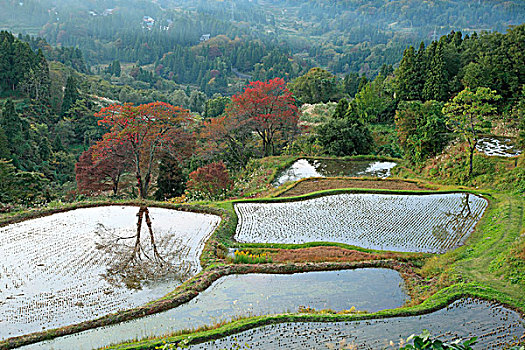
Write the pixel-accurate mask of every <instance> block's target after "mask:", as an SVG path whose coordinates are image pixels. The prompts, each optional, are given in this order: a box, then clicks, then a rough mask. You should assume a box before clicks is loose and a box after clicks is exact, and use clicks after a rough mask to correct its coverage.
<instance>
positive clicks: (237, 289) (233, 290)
mask: <svg viewBox="0 0 525 350" xmlns="http://www.w3.org/2000/svg"><path fill="white" fill-rule="evenodd" d="M402 285H403V279H402V278H401V276H400V275H399V273H398V272H397V271H393V270H389V269H378V268H367V269H355V270H342V271H318V272H305V273H297V274H292V275H273V274H248V275H230V276H225V277H222V278H220V279H219V280H217V281H215V282H214V283H213V284H212V285H211V286H210V287H209V288H207V289H206V290H205V291H203V292H201V293H200V294H199V295H198V296H197V297H196V298H194V299H192V300H191V301H189V302H188V303H186V304H183V305H180V306H178V307H176V308H174V309H171V310H168V311H165V312H161V313H158V314H154V315H149V316H147V317H142V318H139V319H136V320H132V321H129V322H123V323H119V324H115V325H111V326H108V327H103V328H97V329H93V330H89V331H85V332H82V333H79V334H75V335H71V336H66V337H60V338H57V339H54V340H50V341H46V342H41V343H38V344H34V345H32V346H29V347H27V348H28V349H54V350H58V349H79V350H81V349H93V348H99V347H103V346H105V345H108V344H110V343H118V342H123V341H126V340H130V339H137V338H144V337H148V336H161V335H166V334H169V333H171V332H176V331H180V330H181V329H189V328H195V327H200V326H204V325H210V324H213V323H215V322H219V321H224V320H229V319H231V318H234V317H235V316H239V315H262V314H275V313H282V312H287V311H290V312H297V310H298V309H299V308H300V307H311V308H315V309H318V310H320V309H327V308H330V309H333V310H347V309H350V308H352V307H355V308H356V309H357V310H360V311H365V310H366V311H370V312H373V311H378V310H382V309H390V308H396V307H399V306H401V305H402V304H403V303H404V302H405V301H406V300H407V298H408V297H407V295H406V294H405V292H404V291H403V288H402Z"/></svg>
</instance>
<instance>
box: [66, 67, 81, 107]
mask: <svg viewBox="0 0 525 350" xmlns="http://www.w3.org/2000/svg"><path fill="white" fill-rule="evenodd" d="M79 97H80V95H79V93H78V89H77V83H76V80H75V78H73V76H72V75H70V76H69V77H67V81H66V88H65V90H64V98H63V100H62V115H65V114H66V113H67V112H68V111H69V109H70V108H71V107H72V106H73V105H74V104H75V102H76V101H77V99H78V98H79Z"/></svg>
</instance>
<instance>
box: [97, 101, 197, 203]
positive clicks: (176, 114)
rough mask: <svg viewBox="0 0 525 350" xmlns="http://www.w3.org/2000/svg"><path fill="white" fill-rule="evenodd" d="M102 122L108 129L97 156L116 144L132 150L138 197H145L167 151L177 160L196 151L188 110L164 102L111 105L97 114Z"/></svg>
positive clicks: (111, 149)
mask: <svg viewBox="0 0 525 350" xmlns="http://www.w3.org/2000/svg"><path fill="white" fill-rule="evenodd" d="M96 116H97V117H98V118H100V120H99V124H102V125H105V126H107V127H108V128H109V132H107V133H106V134H104V136H103V139H102V140H101V141H100V142H98V143H97V144H96V145H95V157H96V158H98V157H104V156H106V155H108V154H110V153H112V152H114V151H113V146H114V145H115V143H118V144H121V143H122V144H123V145H125V146H126V147H129V149H130V161H131V162H132V164H133V168H134V173H135V178H136V180H137V189H138V195H139V198H146V196H147V195H148V190H149V188H150V185H151V178H152V176H153V173H154V171H155V169H156V168H157V166H158V160H159V157H160V156H161V155H162V154H163V153H165V152H166V153H168V154H170V155H172V156H173V157H176V158H177V159H179V160H180V159H182V158H183V157H185V156H188V155H189V154H191V153H193V137H192V135H191V134H190V133H189V132H188V131H187V126H188V124H189V123H190V121H191V117H190V114H189V111H188V110H185V109H182V108H180V107H174V106H172V105H170V104H167V103H163V102H153V103H149V104H144V105H139V106H133V105H131V104H124V105H112V106H109V107H106V108H103V109H101V110H100V112H98V113H96Z"/></svg>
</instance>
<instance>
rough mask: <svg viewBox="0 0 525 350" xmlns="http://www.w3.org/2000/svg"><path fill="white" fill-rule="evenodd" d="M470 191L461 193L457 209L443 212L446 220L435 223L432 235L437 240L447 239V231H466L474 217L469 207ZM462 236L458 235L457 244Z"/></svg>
mask: <svg viewBox="0 0 525 350" xmlns="http://www.w3.org/2000/svg"><path fill="white" fill-rule="evenodd" d="M470 206H471V201H470V193H465V194H463V196H462V198H461V205H460V207H459V209H456V208H453V210H450V211H447V212H445V213H444V214H445V216H446V217H447V220H446V221H445V223H444V224H442V225H437V226H435V227H434V228H433V230H432V235H433V236H434V238H436V239H437V240H438V241H439V242H445V241H446V240H447V239H448V236H449V232H468V230H469V227H470V226H471V224H470V223H471V222H472V220H473V219H475V214H473V213H472V210H471V208H470ZM461 239H462V237H458V244H459V242H460V241H461Z"/></svg>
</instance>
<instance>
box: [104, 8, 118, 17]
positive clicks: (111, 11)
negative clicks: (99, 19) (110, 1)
mask: <svg viewBox="0 0 525 350" xmlns="http://www.w3.org/2000/svg"><path fill="white" fill-rule="evenodd" d="M113 12H115V9H105V10H104V12H102V16H110V15H112V14H113Z"/></svg>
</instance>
